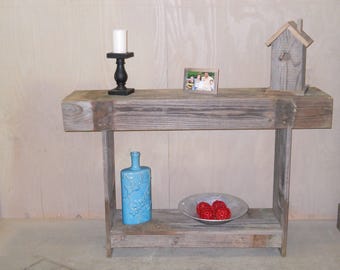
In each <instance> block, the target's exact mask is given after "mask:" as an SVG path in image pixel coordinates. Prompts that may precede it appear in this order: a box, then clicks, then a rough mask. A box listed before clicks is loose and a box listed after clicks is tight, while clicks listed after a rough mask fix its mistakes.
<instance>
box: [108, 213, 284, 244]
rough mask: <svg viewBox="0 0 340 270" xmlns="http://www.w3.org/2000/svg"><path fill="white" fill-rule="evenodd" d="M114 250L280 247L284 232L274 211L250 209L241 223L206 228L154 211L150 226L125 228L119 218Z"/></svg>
mask: <svg viewBox="0 0 340 270" xmlns="http://www.w3.org/2000/svg"><path fill="white" fill-rule="evenodd" d="M116 219H117V220H116V222H115V224H116V226H115V227H114V228H112V232H111V241H112V247H281V237H282V229H281V227H280V224H279V222H278V221H277V219H276V218H275V216H274V214H273V211H272V209H249V212H248V213H247V214H246V215H245V216H243V217H241V218H240V219H237V220H234V221H232V222H229V223H226V224H221V225H211V226H209V225H205V224H202V223H199V222H197V221H194V220H192V219H190V218H189V217H187V216H184V215H183V214H181V213H179V212H178V210H169V209H168V210H153V218H152V221H151V222H148V223H145V224H139V225H134V226H127V225H123V224H122V222H121V214H120V213H118V214H117V215H116Z"/></svg>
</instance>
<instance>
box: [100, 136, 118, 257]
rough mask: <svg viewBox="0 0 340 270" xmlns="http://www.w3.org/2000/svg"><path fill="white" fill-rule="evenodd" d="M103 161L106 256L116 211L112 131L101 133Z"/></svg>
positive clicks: (108, 252) (109, 252)
mask: <svg viewBox="0 0 340 270" xmlns="http://www.w3.org/2000/svg"><path fill="white" fill-rule="evenodd" d="M102 141H103V160H104V166H103V167H104V199H105V229H106V255H107V256H108V257H110V256H111V254H112V248H111V236H110V232H111V228H112V226H113V222H114V214H115V211H116V196H115V170H114V134H113V131H111V130H108V131H103V132H102Z"/></svg>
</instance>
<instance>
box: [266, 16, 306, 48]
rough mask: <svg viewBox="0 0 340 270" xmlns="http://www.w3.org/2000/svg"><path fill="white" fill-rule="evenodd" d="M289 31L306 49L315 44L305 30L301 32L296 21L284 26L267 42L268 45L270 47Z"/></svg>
mask: <svg viewBox="0 0 340 270" xmlns="http://www.w3.org/2000/svg"><path fill="white" fill-rule="evenodd" d="M285 30H289V31H290V32H291V33H292V34H293V36H294V37H295V38H296V39H297V40H299V41H300V42H301V43H302V44H303V45H304V46H305V47H306V48H307V47H308V46H309V45H311V44H312V43H313V40H312V39H311V37H310V36H308V35H307V34H306V33H305V32H304V31H303V30H301V31H300V30H299V28H298V26H297V24H296V23H295V22H294V21H289V22H287V23H286V24H284V25H283V26H282V27H281V28H280V29H279V30H278V31H277V32H276V33H275V34H274V35H272V36H271V37H270V39H268V40H267V42H266V45H267V46H268V47H269V46H270V45H272V43H273V42H274V41H275V40H276V39H277V38H278V37H279V36H280V35H281V34H282V33H283V32H284V31H285Z"/></svg>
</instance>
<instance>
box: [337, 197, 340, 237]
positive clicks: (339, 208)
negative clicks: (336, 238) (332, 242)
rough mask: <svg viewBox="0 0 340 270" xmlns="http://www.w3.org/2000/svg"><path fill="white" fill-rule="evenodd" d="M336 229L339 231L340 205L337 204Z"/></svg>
mask: <svg viewBox="0 0 340 270" xmlns="http://www.w3.org/2000/svg"><path fill="white" fill-rule="evenodd" d="M336 227H337V228H338V230H339V231H340V203H339V204H338V219H337V223H336Z"/></svg>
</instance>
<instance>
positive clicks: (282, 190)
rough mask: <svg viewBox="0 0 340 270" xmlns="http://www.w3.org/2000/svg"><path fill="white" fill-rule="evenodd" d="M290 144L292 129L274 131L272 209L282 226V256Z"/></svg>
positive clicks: (286, 216)
mask: <svg viewBox="0 0 340 270" xmlns="http://www.w3.org/2000/svg"><path fill="white" fill-rule="evenodd" d="M291 145H292V129H291V128H285V129H277V130H276V133H275V159H274V186H273V211H274V214H275V216H276V218H277V219H278V220H279V222H280V224H281V227H282V232H283V233H282V245H281V255H282V256H286V250H287V231H288V211H289V183H290V161H291Z"/></svg>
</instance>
